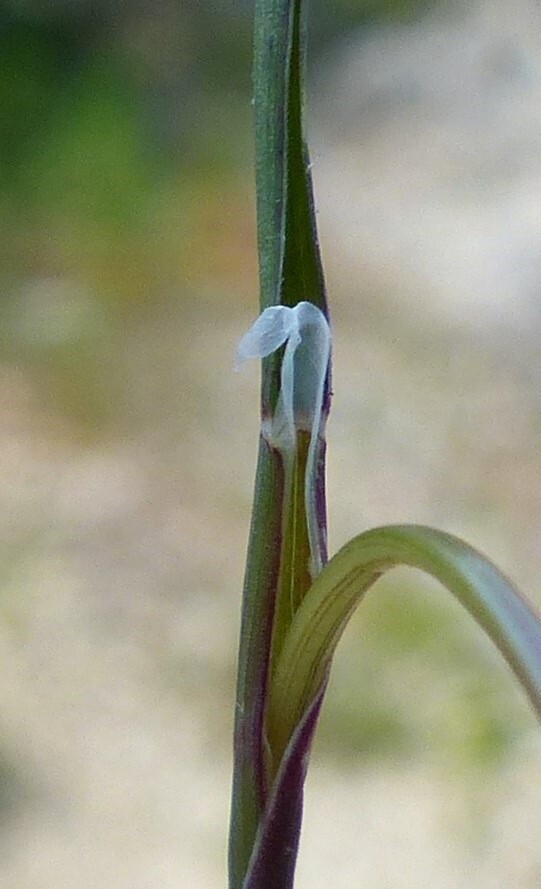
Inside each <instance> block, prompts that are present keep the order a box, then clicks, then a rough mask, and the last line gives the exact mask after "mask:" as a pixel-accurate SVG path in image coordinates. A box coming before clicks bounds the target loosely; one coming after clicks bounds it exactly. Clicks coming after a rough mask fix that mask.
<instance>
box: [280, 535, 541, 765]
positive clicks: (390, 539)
mask: <svg viewBox="0 0 541 889" xmlns="http://www.w3.org/2000/svg"><path fill="white" fill-rule="evenodd" d="M398 565H407V566H410V567H412V568H419V569H421V570H423V571H425V572H427V573H428V574H431V575H432V576H433V577H434V578H436V580H438V581H440V582H441V583H442V584H443V585H444V586H445V587H447V589H448V590H449V591H450V592H452V593H453V594H454V595H455V596H456V597H457V599H458V600H459V601H460V602H461V603H462V605H464V607H465V608H467V609H468V611H469V612H470V613H471V614H472V615H473V617H474V618H475V619H476V620H477V622H478V623H479V624H480V625H481V626H482V627H483V629H484V630H485V631H486V632H487V633H488V635H489V636H490V638H491V639H492V640H493V642H495V644H496V645H497V646H498V648H499V649H500V651H501V653H502V654H503V656H504V657H505V659H506V660H507V662H508V663H509V665H510V666H511V668H512V669H513V671H514V672H515V674H516V676H517V678H518V679H519V680H520V682H521V684H522V685H523V687H524V689H525V690H526V692H527V694H528V695H529V698H530V701H531V703H532V704H533V707H534V709H535V710H536V711H537V713H538V715H540V716H541V620H540V618H539V617H538V616H537V615H536V614H535V612H534V611H533V610H532V608H531V606H530V605H528V603H527V602H526V601H525V600H524V599H523V598H522V597H521V596H520V594H519V593H518V592H517V591H516V590H515V589H514V588H513V586H512V585H511V584H510V582H509V581H508V580H507V579H506V578H505V577H504V576H503V574H501V572H500V571H498V569H497V568H496V567H495V566H494V565H493V564H492V563H491V562H490V561H489V560H488V559H486V558H485V557H484V556H483V555H481V553H479V552H477V551H476V550H475V549H473V548H472V547H471V546H468V544H466V543H464V542H463V541H461V540H459V539H458V538H456V537H453V536H451V535H450V534H445V533H443V532H442V531H436V530H434V529H432V528H425V527H422V526H419V525H396V526H389V527H385V528H375V529H373V530H371V531H367V532H365V533H364V534H361V535H359V536H358V537H356V538H354V539H353V540H352V541H350V542H349V543H348V544H346V546H344V547H343V548H342V549H341V550H340V551H339V552H338V553H337V554H336V555H335V556H334V557H333V558H332V559H331V560H330V561H329V562H328V563H327V565H326V566H325V567H324V568H323V570H322V572H321V574H319V575H318V577H317V578H316V580H315V581H314V583H313V584H312V586H311V588H310V590H309V591H308V593H307V594H306V596H305V598H304V600H303V602H302V604H301V606H300V607H299V609H298V611H297V613H296V615H295V618H294V620H293V623H292V624H291V627H290V630H289V632H288V634H287V636H286V639H285V642H284V646H283V648H282V653H281V655H280V658H279V660H278V664H277V667H276V673H275V674H274V677H273V680H272V683H271V687H270V689H269V702H268V710H267V734H268V741H269V745H270V749H271V753H272V758H273V765H274V769H275V771H276V770H278V768H279V767H280V764H281V762H282V759H283V755H284V752H285V750H286V747H287V745H288V742H289V740H290V738H292V735H293V734H294V732H295V728H296V726H297V725H298V723H299V722H300V721H301V720H302V717H303V714H304V712H305V711H306V710H307V708H309V707H310V705H311V702H312V701H313V700H314V699H315V698H316V696H317V695H318V692H319V689H320V688H321V685H322V683H323V682H324V681H325V679H326V676H327V673H328V668H329V665H330V662H331V659H332V656H333V654H334V651H335V649H336V646H337V644H338V642H339V640H340V637H341V635H342V632H343V630H344V628H345V626H346V624H347V622H348V620H349V618H350V616H351V614H352V613H353V611H354V610H355V608H356V606H357V605H358V603H359V602H360V600H361V599H362V597H363V595H364V593H365V592H366V591H367V590H368V588H369V587H370V586H371V585H372V584H373V583H374V582H375V581H376V580H377V579H378V578H379V577H380V576H381V575H382V574H383V573H384V572H385V571H387V570H389V569H390V568H394V567H397V566H398Z"/></svg>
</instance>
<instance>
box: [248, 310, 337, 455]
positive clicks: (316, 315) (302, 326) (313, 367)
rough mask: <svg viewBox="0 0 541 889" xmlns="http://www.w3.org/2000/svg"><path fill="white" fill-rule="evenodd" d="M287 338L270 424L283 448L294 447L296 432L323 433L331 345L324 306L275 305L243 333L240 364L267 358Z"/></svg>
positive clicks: (272, 437)
mask: <svg viewBox="0 0 541 889" xmlns="http://www.w3.org/2000/svg"><path fill="white" fill-rule="evenodd" d="M284 343H285V350H284V357H283V360H282V368H281V385H280V395H279V398H278V403H277V405H276V410H275V412H274V416H273V417H272V419H271V422H270V427H269V428H268V429H267V430H265V432H266V435H267V437H268V439H269V441H270V443H271V444H272V445H273V446H274V447H276V448H278V449H279V450H281V451H283V452H284V453H288V452H289V453H291V452H292V451H294V450H295V445H296V433H297V432H298V431H299V430H303V431H305V432H310V433H311V438H312V442H313V441H314V440H315V438H316V437H317V436H318V435H319V434H322V433H323V429H322V424H323V419H322V406H323V392H324V387H325V377H326V375H327V368H328V365H329V357H330V351H331V331H330V327H329V324H328V321H327V319H326V318H325V315H324V314H323V312H322V311H321V310H320V309H318V308H317V306H315V305H314V304H313V303H309V302H300V303H297V305H296V306H294V307H293V308H290V307H289V306H271V307H270V308H268V309H265V311H264V312H262V313H261V315H260V316H259V318H258V319H257V321H255V323H254V324H253V325H252V327H250V329H249V330H248V331H247V333H245V334H244V336H243V337H242V339H241V341H240V343H239V345H238V348H237V369H240V368H241V367H242V365H243V364H244V362H245V361H247V360H248V359H249V358H266V357H267V355H270V354H271V353H272V352H275V351H276V349H279V348H280V347H281V346H283V345H284Z"/></svg>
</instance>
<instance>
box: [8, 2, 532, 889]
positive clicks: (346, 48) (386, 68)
mask: <svg viewBox="0 0 541 889" xmlns="http://www.w3.org/2000/svg"><path fill="white" fill-rule="evenodd" d="M252 6H253V4H252V2H249V0H221V2H220V3H218V2H214V0H197V2H196V0H154V2H150V0H146V2H145V0H123V2H114V0H3V3H2V4H1V5H0V225H1V230H2V236H1V239H0V316H1V317H0V342H1V353H0V406H1V411H0V417H1V419H0V466H1V472H0V551H1V554H2V558H1V578H2V583H1V588H0V589H1V598H0V674H1V676H2V682H1V683H0V849H1V852H2V854H1V863H0V884H1V885H2V886H6V887H9V889H49V887H50V886H52V885H54V886H55V887H57V889H72V887H73V886H75V885H76V886H78V887H80V889H97V887H102V886H110V887H113V886H114V887H115V889H158V887H159V889H173V887H179V886H189V887H191V889H214V887H220V886H224V885H225V882H226V879H225V848H226V836H227V821H228V807H229V785H230V770H231V755H230V751H231V732H232V709H233V689H234V680H235V677H234V672H235V660H236V647H237V635H238V622H239V610H240V590H241V584H242V574H243V563H244V552H245V545H246V538H247V530H248V523H249V514H250V507H251V490H252V482H253V472H254V464H255V452H256V443H257V431H258V415H257V410H258V404H257V401H258V395H257V389H258V380H257V369H256V367H255V366H254V367H253V368H252V369H250V370H247V371H245V373H244V374H242V375H235V374H234V373H233V364H234V349H235V346H236V342H237V341H238V339H239V337H240V336H241V334H242V333H243V332H244V330H245V329H246V328H247V327H248V326H249V324H250V323H251V322H252V320H253V319H254V317H255V315H256V314H257V267H256V256H255V233H254V230H255V218H254V190H253V175H252V163H253V156H252V132H251V106H250V65H251V26H252ZM311 6H312V9H311V32H310V41H311V48H310V83H309V116H308V121H309V131H310V141H311V146H312V159H313V161H314V179H315V188H316V194H317V202H318V208H319V215H318V219H319V223H320V227H321V239H322V248H323V253H324V259H325V264H326V270H327V276H328V284H329V290H330V294H331V306H332V313H333V322H334V335H335V378H334V389H335V393H336V394H335V399H334V408H333V414H332V417H331V422H330V424H329V501H330V507H329V512H330V543H331V550H332V551H334V550H336V549H337V548H338V546H340V545H341V544H342V543H344V542H345V541H346V540H347V539H348V538H349V537H351V536H352V535H353V534H355V533H357V532H359V531H360V530H362V529H364V528H366V527H368V526H369V525H376V524H380V523H384V522H392V521H394V522H396V521H414V522H421V523H433V524H436V525H438V526H440V527H442V528H444V529H446V530H448V531H450V532H453V533H455V534H459V535H461V536H464V537H466V538H468V539H469V540H470V541H471V542H472V543H473V544H474V545H476V546H477V547H479V548H481V549H482V550H484V551H485V552H487V553H488V554H490V555H491V556H492V557H493V558H494V559H495V560H496V561H497V563H498V564H499V565H500V566H501V567H502V568H503V569H504V570H505V571H506V572H507V573H508V574H509V575H510V576H512V577H513V578H514V579H515V581H516V582H517V584H518V585H519V586H520V587H522V588H523V589H524V591H525V592H526V593H527V594H529V595H530V597H531V598H532V600H533V601H535V602H537V604H538V605H540V606H541V589H540V586H539V576H540V570H541V550H540V547H539V530H540V527H541V447H540V445H541V401H540V395H539V392H540V381H541V357H540V349H539V340H540V331H541V313H540V309H539V305H540V301H539V292H540V286H541V249H540V247H541V36H540V35H541V9H540V7H539V5H538V4H537V3H536V2H533V0H532V2H528V0H515V2H514V3H513V4H511V3H510V2H508V0H484V2H482V0H475V2H468V3H466V2H457V0H452V2H450V0H448V2H446V3H441V4H440V5H437V4H435V3H433V2H429V0H425V2H422V0H417V2H412V0H390V2H385V0H335V2H334V3H332V4H329V3H325V2H323V0H313V2H312V4H311ZM540 830H541V738H540V734H539V729H538V726H537V724H536V721H535V719H534V717H533V715H532V713H531V712H530V710H529V707H528V705H527V704H526V702H525V699H524V697H523V695H522V693H521V692H520V691H519V690H517V689H516V688H515V686H514V684H513V682H512V680H511V678H510V675H509V672H508V670H507V668H506V667H505V666H504V665H502V664H501V663H500V660H499V658H498V656H497V655H496V654H495V652H494V651H493V650H492V647H491V646H490V644H489V643H488V642H487V641H486V640H485V639H484V637H483V636H482V634H481V632H480V631H478V630H477V629H476V627H475V626H474V625H473V623H472V621H471V620H470V619H469V618H468V617H467V616H466V615H464V614H462V612H461V611H460V609H459V608H458V606H457V605H455V603H454V602H452V601H449V597H448V596H447V595H445V594H444V593H443V592H442V591H441V590H440V589H439V588H437V587H432V586H429V585H428V584H427V582H426V580H424V579H423V578H422V577H420V576H417V575H416V574H414V573H412V572H404V573H397V574H396V576H391V577H389V578H388V579H386V580H385V581H384V582H382V583H380V584H379V586H378V587H376V589H375V590H374V591H373V592H372V593H371V594H370V595H369V597H368V599H367V600H366V603H365V605H364V606H363V608H362V609H361V612H360V613H359V614H358V615H357V616H356V618H355V619H354V621H353V625H352V626H351V627H350V628H349V629H348V631H347V633H346V637H345V639H344V641H343V643H342V646H341V649H340V652H339V655H338V658H337V661H336V665H335V669H334V672H333V680H332V684H331V689H330V693H329V697H328V701H327V705H326V709H325V712H324V716H323V720H322V724H321V730H320V732H319V735H318V739H317V744H316V750H315V752H314V757H313V763H312V767H311V771H310V775H309V780H308V785H307V802H306V822H305V830H304V834H303V844H302V849H301V857H300V863H299V876H298V889H308V887H312V889H319V887H327V886H328V885H331V884H332V885H334V884H336V885H339V886H341V887H344V889H357V887H361V886H371V887H373V889H387V887H400V889H410V887H411V889H413V887H415V889H418V887H420V886H424V885H432V884H433V883H434V882H436V883H437V886H438V889H459V887H460V889H462V887H463V886H464V885H467V886H468V887H471V889H497V887H513V889H533V887H539V886H540V885H541V851H540V847H539V834H540Z"/></svg>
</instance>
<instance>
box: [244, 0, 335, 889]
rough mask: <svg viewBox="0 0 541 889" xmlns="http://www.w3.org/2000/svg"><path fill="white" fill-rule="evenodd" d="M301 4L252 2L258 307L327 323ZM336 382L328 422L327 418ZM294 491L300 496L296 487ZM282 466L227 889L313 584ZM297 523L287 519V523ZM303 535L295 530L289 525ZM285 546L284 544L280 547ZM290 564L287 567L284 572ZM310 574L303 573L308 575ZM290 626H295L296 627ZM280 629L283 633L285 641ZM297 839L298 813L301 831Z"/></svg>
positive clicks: (258, 592) (253, 649)
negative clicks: (276, 685)
mask: <svg viewBox="0 0 541 889" xmlns="http://www.w3.org/2000/svg"><path fill="white" fill-rule="evenodd" d="M302 6H303V4H302V2H301V0H256V3H255V22H254V123H255V168H256V194H257V232H258V252H259V268H260V308H261V310H264V309H265V308H267V307H269V306H272V305H277V304H282V305H287V306H294V305H296V304H297V303H298V302H300V301H302V300H306V301H307V302H312V303H314V304H315V305H316V306H318V307H319V308H320V309H321V310H322V311H323V312H324V313H325V315H327V301H326V295H325V287H324V280H323V271H322V265H321V259H320V254H319V247H318V243H317V235H316V225H315V214H314V206H313V195H312V185H311V177H310V165H309V158H308V152H307V149H306V146H305V144H304V139H303V123H302V107H303V69H304V56H305V51H304V28H303V24H302V15H303V10H302ZM281 357H282V356H281V353H280V352H278V353H275V354H274V355H271V356H270V357H268V358H266V359H264V361H263V369H262V380H261V414H262V421H264V420H265V419H268V418H269V417H271V416H272V414H273V411H274V409H275V407H276V402H277V398H278V393H279V388H280V366H281ZM329 392H330V381H329V378H327V381H326V386H325V395H324V404H323V412H324V415H325V416H326V415H327V413H328V409H329V400H330V397H329ZM324 454H325V445H324V442H323V441H322V440H321V439H320V440H318V442H317V459H316V461H315V463H314V466H315V467H316V470H317V471H316V472H315V475H314V478H313V479H312V480H310V489H311V490H312V491H313V492H314V493H315V500H316V504H317V519H318V525H319V528H320V531H321V534H320V538H321V542H322V548H323V549H324V546H325V543H324V541H325V537H326V510H325V460H324ZM298 484H299V483H298V482H297V487H298ZM289 499H290V498H289V494H288V491H287V489H286V471H285V465H284V461H283V458H282V455H281V454H280V453H279V452H278V451H277V450H276V449H274V448H273V447H272V446H270V445H269V443H268V442H267V441H266V440H265V437H264V436H263V435H261V436H260V441H259V455H258V463H257V472H256V482H255V492H254V503H253V509H252V520H251V528H250V537H249V543H248V554H247V563H246V573H245V580H244V591H243V604H242V619H241V632H240V646H239V661H238V682H237V696H236V707H235V740H234V766H233V793H232V808H231V828H230V844H229V880H230V889H240V887H242V885H243V883H244V879H245V875H246V872H247V869H248V863H249V860H250V856H251V855H252V851H253V848H254V844H255V841H256V835H257V832H258V829H259V828H260V825H261V821H262V818H263V816H264V813H265V809H266V807H267V804H268V788H267V787H266V780H265V727H264V720H265V707H266V695H267V686H268V677H269V669H270V657H271V646H272V638H273V627H274V625H275V606H276V602H277V595H278V590H279V588H280V589H283V586H284V583H286V581H285V580H284V577H285V573H289V574H290V575H291V577H293V578H295V589H294V590H292V591H291V597H292V601H294V602H298V601H300V599H301V598H302V595H303V592H304V590H302V589H300V586H299V584H298V582H297V581H298V580H299V578H301V579H302V586H303V587H304V586H305V585H306V584H307V583H308V581H309V578H308V577H307V576H306V577H305V576H302V575H303V569H302V568H301V567H300V566H301V565H302V564H305V562H306V534H305V533H300V534H297V535H296V541H297V542H296V543H295V541H294V540H292V538H291V536H290V535H291V529H292V523H291V516H292V515H294V516H295V515H297V514H298V512H299V510H298V509H297V510H295V509H294V510H293V513H292V512H291V510H290V504H289V503H288V501H289ZM288 515H289V520H288ZM293 526H295V527H296V528H297V529H298V523H297V522H295V521H294V522H293ZM284 535H285V536H286V539H284ZM286 562H287V564H288V565H289V568H288V569H287V571H286ZM304 575H307V572H306V571H304ZM288 619H289V617H288ZM281 633H282V630H280V635H281ZM295 824H296V827H295V830H297V832H298V830H299V829H300V811H299V815H298V817H297V818H296V820H295Z"/></svg>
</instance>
